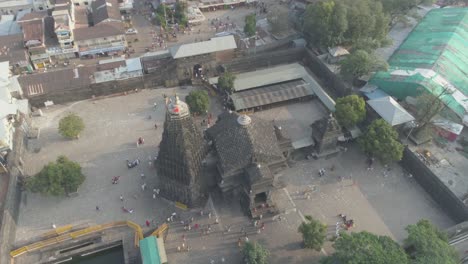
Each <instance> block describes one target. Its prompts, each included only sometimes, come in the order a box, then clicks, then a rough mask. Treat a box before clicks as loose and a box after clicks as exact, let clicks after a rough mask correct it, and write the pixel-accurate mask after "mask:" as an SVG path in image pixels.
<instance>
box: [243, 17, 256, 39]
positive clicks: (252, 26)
mask: <svg viewBox="0 0 468 264" xmlns="http://www.w3.org/2000/svg"><path fill="white" fill-rule="evenodd" d="M256 32H257V18H256V16H255V14H251V15H248V16H246V17H245V26H244V33H245V34H246V35H247V36H248V37H252V36H255V33H256Z"/></svg>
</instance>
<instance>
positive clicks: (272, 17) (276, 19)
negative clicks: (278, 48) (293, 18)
mask: <svg viewBox="0 0 468 264" xmlns="http://www.w3.org/2000/svg"><path fill="white" fill-rule="evenodd" d="M288 16H289V11H288V9H286V8H282V7H274V8H272V9H270V11H269V12H268V23H269V24H270V26H271V30H272V32H273V33H280V32H283V31H286V30H288V29H289V18H288Z"/></svg>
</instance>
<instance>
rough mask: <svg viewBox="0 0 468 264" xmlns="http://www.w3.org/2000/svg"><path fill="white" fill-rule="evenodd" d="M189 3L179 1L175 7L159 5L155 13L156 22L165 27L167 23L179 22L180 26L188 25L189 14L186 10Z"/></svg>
mask: <svg viewBox="0 0 468 264" xmlns="http://www.w3.org/2000/svg"><path fill="white" fill-rule="evenodd" d="M186 9H187V4H186V3H183V2H177V3H176V4H175V6H174V9H172V8H171V7H169V6H167V5H159V6H158V8H157V9H156V12H155V14H154V18H153V19H154V21H155V22H156V24H158V25H160V26H162V27H163V28H165V27H166V26H167V25H166V24H167V23H173V24H175V23H177V24H179V25H180V26H183V27H186V26H187V24H188V19H187V15H186V14H185V10H186Z"/></svg>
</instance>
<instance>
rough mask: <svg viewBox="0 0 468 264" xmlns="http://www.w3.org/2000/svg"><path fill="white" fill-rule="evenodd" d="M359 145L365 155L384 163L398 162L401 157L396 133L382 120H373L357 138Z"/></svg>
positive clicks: (401, 153) (401, 149)
mask: <svg viewBox="0 0 468 264" xmlns="http://www.w3.org/2000/svg"><path fill="white" fill-rule="evenodd" d="M359 144H360V145H361V148H362V149H363V150H364V152H365V153H367V154H368V155H369V156H375V157H377V158H379V159H380V160H381V161H382V162H384V163H388V162H391V161H399V160H401V158H402V157H403V145H402V144H401V143H400V142H399V141H398V133H397V132H396V130H395V129H394V128H393V127H392V126H391V125H389V124H388V123H387V122H386V121H385V120H383V119H377V120H374V121H373V122H372V123H371V124H370V125H369V126H368V127H367V130H366V132H365V133H364V135H362V136H361V137H360V138H359Z"/></svg>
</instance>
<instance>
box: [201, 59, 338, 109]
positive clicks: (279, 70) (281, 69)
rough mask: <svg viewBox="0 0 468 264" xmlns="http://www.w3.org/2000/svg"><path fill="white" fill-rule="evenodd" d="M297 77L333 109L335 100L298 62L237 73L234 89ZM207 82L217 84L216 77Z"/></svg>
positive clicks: (281, 81)
mask: <svg viewBox="0 0 468 264" xmlns="http://www.w3.org/2000/svg"><path fill="white" fill-rule="evenodd" d="M298 79H302V80H304V82H305V83H307V84H308V85H309V87H310V88H311V89H312V91H313V93H314V94H316V95H317V97H318V98H319V99H320V101H321V102H322V103H323V104H324V105H325V107H327V109H328V110H330V111H332V112H334V111H335V101H334V100H333V99H332V98H331V97H330V96H329V95H328V94H327V93H326V92H325V91H324V90H323V88H322V87H321V86H320V84H318V83H317V81H316V80H315V79H314V78H313V77H312V76H311V75H310V74H309V72H308V71H307V70H306V69H305V68H304V66H302V65H300V64H299V63H292V64H286V65H280V66H276V67H273V68H267V69H262V70H258V71H253V72H247V73H241V74H238V75H236V79H235V81H234V90H235V92H236V93H238V92H240V91H243V90H248V89H253V88H256V87H262V86H268V85H273V84H277V83H284V82H288V81H292V80H298ZM209 82H210V84H217V83H218V77H215V78H210V79H209Z"/></svg>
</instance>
